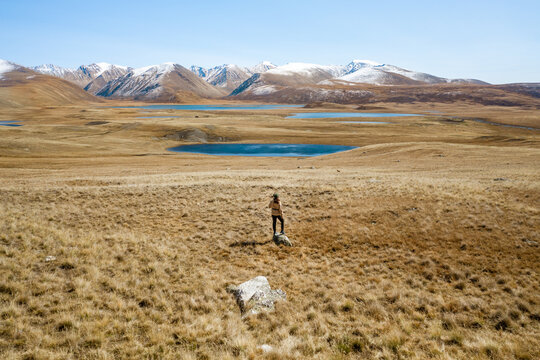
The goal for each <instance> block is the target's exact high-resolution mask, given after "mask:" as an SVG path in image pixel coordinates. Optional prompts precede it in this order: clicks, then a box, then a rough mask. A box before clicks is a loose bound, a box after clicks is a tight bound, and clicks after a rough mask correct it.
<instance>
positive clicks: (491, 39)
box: [0, 0, 540, 83]
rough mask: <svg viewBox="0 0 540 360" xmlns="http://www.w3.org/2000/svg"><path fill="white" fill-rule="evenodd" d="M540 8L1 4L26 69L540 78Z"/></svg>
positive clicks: (1, 44) (536, 4) (9, 49)
mask: <svg viewBox="0 0 540 360" xmlns="http://www.w3.org/2000/svg"><path fill="white" fill-rule="evenodd" d="M539 23H540V1H539V0H529V1H526V0H508V1H500V0H490V1H484V0H468V1H460V0H456V1H450V0H449V1H437V0H431V1H392V0H386V1H375V0H372V1H360V0H358V1H345V0H333V1H319V0H309V1H308V0H306V1H304V0H299V1H294V0H288V1H281V0H270V1H268V0H267V1H255V0H252V1H234V0H230V1H203V0H200V1H160V0H154V1H114V0H109V1H101V0H92V1H91V0H86V1H78V0H73V1H56V0H47V1H30V0H17V1H15V0H0V58H2V59H6V60H10V61H13V62H16V63H19V64H22V65H25V66H31V65H38V64H42V63H53V64H57V65H61V66H66V67H75V66H78V65H80V64H89V63H92V62H99V61H104V62H110V63H115V64H121V65H128V66H132V67H139V66H145V65H152V64H158V63H162V62H168V61H172V62H177V63H179V64H182V65H184V66H189V65H192V64H197V65H201V66H207V67H208V66H213V65H219V64H223V63H235V64H239V65H253V64H255V63H258V62H260V61H262V60H270V61H272V62H273V63H275V64H278V65H282V64H285V63H287V62H297V61H299V62H312V63H319V64H346V63H348V62H349V61H350V60H352V59H370V60H375V61H379V62H384V63H388V64H393V65H397V66H401V67H404V68H407V69H411V70H417V71H424V72H428V73H431V74H434V75H438V76H444V77H451V78H478V79H481V80H485V81H488V82H492V83H505V82H540V25H539Z"/></svg>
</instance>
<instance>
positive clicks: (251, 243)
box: [229, 240, 272, 247]
mask: <svg viewBox="0 0 540 360" xmlns="http://www.w3.org/2000/svg"><path fill="white" fill-rule="evenodd" d="M271 242H272V240H268V241H262V242H259V241H236V242H233V243H232V244H230V245H229V246H230V247H237V246H242V247H244V246H260V245H266V244H270V243H271Z"/></svg>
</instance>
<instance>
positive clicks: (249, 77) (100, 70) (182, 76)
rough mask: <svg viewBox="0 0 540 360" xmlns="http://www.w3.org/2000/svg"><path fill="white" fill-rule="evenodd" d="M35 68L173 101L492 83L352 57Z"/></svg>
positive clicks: (94, 89)
mask: <svg viewBox="0 0 540 360" xmlns="http://www.w3.org/2000/svg"><path fill="white" fill-rule="evenodd" d="M32 69H33V70H34V71H36V72H39V73H42V74H47V75H52V76H56V77H59V78H62V79H65V80H68V81H70V82H72V83H74V84H77V85H79V86H80V87H82V88H84V89H85V90H86V91H88V92H90V93H92V94H98V95H101V96H110V97H117V98H120V97H129V98H141V99H153V100H154V99H173V98H175V96H177V95H175V94H178V92H179V91H187V92H191V93H193V94H195V95H197V96H202V97H217V96H221V95H223V94H227V93H229V94H231V95H233V96H239V95H241V94H242V95H243V96H244V95H246V96H251V95H253V96H257V97H260V96H269V95H270V94H272V93H274V92H276V91H279V90H280V89H282V88H284V87H301V86H324V87H328V86H338V87H342V88H343V86H358V85H360V84H369V85H387V86H388V85H390V86H391V85H422V84H446V83H452V84H486V83H484V82H481V81H479V80H474V79H446V78H442V77H438V76H434V75H430V74H426V73H423V72H417V71H411V70H407V69H403V68H400V67H397V66H395V65H390V64H384V63H379V62H375V61H371V60H352V61H351V62H349V63H348V64H346V65H319V64H310V63H299V62H293V63H288V64H285V65H281V66H276V65H274V64H272V63H271V62H269V61H263V62H261V63H259V64H257V65H255V66H253V67H242V66H238V65H234V64H225V65H220V66H215V67H212V68H210V69H207V68H204V67H200V66H195V65H194V66H191V68H190V70H187V69H186V68H184V67H183V66H181V65H178V64H174V63H164V64H161V65H152V66H146V67H142V68H138V69H133V68H129V67H126V66H120V65H112V64H109V63H103V62H101V63H95V64H90V65H81V66H79V67H78V68H76V69H69V68H63V67H60V66H56V65H52V64H47V65H40V66H36V67H34V68H32ZM185 70H187V71H188V72H187V73H186V72H185ZM192 75H195V77H193V76H192ZM198 80H201V81H198Z"/></svg>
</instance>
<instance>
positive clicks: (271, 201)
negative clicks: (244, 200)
mask: <svg viewBox="0 0 540 360" xmlns="http://www.w3.org/2000/svg"><path fill="white" fill-rule="evenodd" d="M273 202H274V200H270V204H268V207H269V208H272V203H273Z"/></svg>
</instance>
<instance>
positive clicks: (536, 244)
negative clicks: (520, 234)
mask: <svg viewBox="0 0 540 360" xmlns="http://www.w3.org/2000/svg"><path fill="white" fill-rule="evenodd" d="M522 240H523V242H524V243H526V244H527V245H530V246H535V247H536V246H538V242H537V241H534V240H529V239H522Z"/></svg>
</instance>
